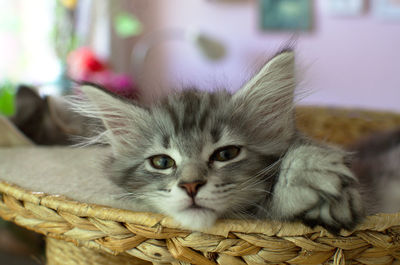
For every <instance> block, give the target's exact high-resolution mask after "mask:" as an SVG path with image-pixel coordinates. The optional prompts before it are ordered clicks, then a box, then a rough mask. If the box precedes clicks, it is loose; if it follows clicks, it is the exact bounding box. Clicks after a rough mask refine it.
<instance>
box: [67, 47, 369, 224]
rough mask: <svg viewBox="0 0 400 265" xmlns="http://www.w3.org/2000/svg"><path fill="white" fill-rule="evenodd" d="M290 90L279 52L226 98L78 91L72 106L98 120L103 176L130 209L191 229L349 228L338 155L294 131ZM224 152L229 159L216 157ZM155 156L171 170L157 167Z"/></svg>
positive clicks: (345, 180)
mask: <svg viewBox="0 0 400 265" xmlns="http://www.w3.org/2000/svg"><path fill="white" fill-rule="evenodd" d="M294 88H295V74H294V55H293V53H292V52H291V51H284V52H282V53H279V54H277V55H276V56H275V57H273V58H272V59H271V60H270V61H269V62H268V63H267V64H266V65H265V66H263V67H262V69H261V70H260V71H259V72H258V73H257V74H256V75H255V76H254V77H253V78H252V79H251V80H250V81H248V82H247V84H245V85H244V86H243V88H241V89H240V90H239V91H237V92H236V93H234V94H231V93H229V92H227V91H223V90H220V91H215V92H204V91H200V90H196V89H186V90H184V91H183V92H177V93H172V94H170V95H169V96H167V97H166V98H164V99H161V100H160V101H158V102H155V103H154V104H153V105H152V106H150V107H141V106H139V105H137V104H136V103H134V102H129V101H126V100H123V99H119V98H117V97H115V96H113V95H109V94H107V93H105V92H104V91H101V90H99V89H97V88H94V87H91V86H83V87H82V92H83V94H84V95H85V96H86V100H85V101H75V104H74V106H75V109H76V110H78V111H79V112H80V113H82V114H84V115H86V116H89V117H93V118H100V119H101V120H102V121H103V123H104V130H100V131H98V132H97V133H96V136H95V137H94V138H92V139H91V140H90V141H89V142H101V143H106V144H110V145H111V147H112V149H113V156H112V157H110V159H109V160H108V163H107V165H106V170H107V171H108V173H109V176H110V178H112V179H113V180H114V182H115V183H117V184H118V185H120V186H122V187H124V188H125V189H126V194H123V195H121V200H130V201H131V202H132V205H136V206H137V207H135V206H134V207H133V208H134V209H135V208H136V209H140V210H148V211H153V212H161V213H164V214H167V215H170V216H172V217H173V218H175V219H176V220H177V221H178V222H180V223H181V224H182V225H183V226H184V227H187V228H191V229H201V228H204V227H208V226H211V225H212V224H213V223H214V222H215V220H216V219H217V218H223V217H229V218H232V217H233V218H252V217H255V218H270V219H277V220H289V221H293V220H301V221H304V222H306V223H307V224H311V225H316V224H321V225H324V226H325V227H328V228H330V229H331V230H333V231H337V230H338V229H340V228H352V227H353V226H354V225H355V224H356V223H357V222H358V221H359V220H360V217H362V206H361V202H360V199H359V195H358V192H357V189H356V186H357V180H356V179H355V178H354V177H353V175H352V174H351V172H350V171H349V170H348V168H347V167H346V166H345V164H344V163H345V157H346V153H344V152H343V151H341V150H338V149H335V148H331V147H326V146H322V145H317V144H315V143H312V142H311V141H309V140H307V139H305V138H304V137H302V136H301V135H300V134H299V133H298V132H297V131H296V128H295V123H294V113H293V95H294ZM227 148H228V150H232V148H233V150H234V155H233V156H232V155H230V154H229V153H228V155H229V156H228V158H229V159H227V160H226V161H220V160H218V159H215V157H216V155H218V154H220V155H222V156H226V155H227V153H226V151H222V153H221V152H220V151H218V150H226V149H227ZM229 148H231V149H229ZM238 150H239V151H238ZM218 152H219V153H218ZM158 155H162V156H164V157H168V158H170V159H172V160H173V166H171V167H168V168H163V169H159V168H156V167H155V166H154V164H153V162H152V161H153V160H152V158H154V157H155V156H158ZM217 157H218V156H217ZM163 161H165V160H163ZM168 161H171V160H168Z"/></svg>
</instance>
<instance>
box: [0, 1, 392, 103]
mask: <svg viewBox="0 0 400 265" xmlns="http://www.w3.org/2000/svg"><path fill="white" fill-rule="evenodd" d="M0 5H1V7H2V8H1V10H0V53H1V60H0V82H1V84H2V85H3V86H5V85H9V84H10V83H11V84H20V83H24V84H28V85H34V86H36V87H40V91H41V93H42V94H48V93H50V94H52V93H60V92H61V93H65V92H68V90H69V89H71V86H70V83H69V82H68V79H67V76H69V77H71V78H73V79H74V80H86V81H93V82H97V83H102V84H103V85H105V86H109V87H111V89H114V90H115V91H117V92H119V93H127V94H130V93H133V94H136V95H138V94H140V96H141V100H143V101H151V100H152V99H153V97H154V96H157V95H160V94H162V93H164V92H166V91H168V90H169V89H171V88H176V87H182V86H190V85H196V86H198V87H200V88H202V89H212V88H215V87H225V88H228V89H230V90H232V91H233V90H236V89H238V88H239V87H240V86H241V85H242V84H243V82H244V81H245V80H247V79H248V78H249V76H250V75H251V74H252V73H253V72H254V70H255V69H257V68H258V67H259V66H260V64H262V63H263V62H264V61H265V60H266V59H267V58H269V57H270V56H271V55H272V54H273V53H274V52H276V51H277V50H279V48H280V47H282V46H283V45H284V44H285V43H287V42H288V41H290V40H291V39H292V40H293V39H295V40H296V41H295V42H296V45H295V49H296V52H297V62H298V65H299V69H300V74H299V81H300V83H299V88H300V89H301V90H304V91H306V94H307V97H305V98H304V99H302V100H301V103H303V104H316V105H334V106H336V105H339V106H346V107H361V108H374V109H386V110H400V104H398V103H399V99H400V51H399V47H400V1H398V0H379V1H373V0H371V1H363V0H316V1H303V0H300V1H292V0H275V1H272V0H259V1H256V0H191V1H183V0H169V1H163V0H152V1H147V0H125V1H124V0H105V1H93V0H61V1H60V0H59V1H57V0H42V1H40V2H36V1H27V0H13V1H7V0H0ZM82 47H83V48H82ZM68 58H69V60H68ZM133 91H134V92H133ZM128 96H132V95H128Z"/></svg>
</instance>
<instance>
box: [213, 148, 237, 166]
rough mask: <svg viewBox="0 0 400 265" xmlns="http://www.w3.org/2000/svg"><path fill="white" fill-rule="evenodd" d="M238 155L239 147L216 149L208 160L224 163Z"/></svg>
mask: <svg viewBox="0 0 400 265" xmlns="http://www.w3.org/2000/svg"><path fill="white" fill-rule="evenodd" d="M239 153H240V147H238V146H233V145H230V146H225V147H222V148H219V149H217V150H216V151H215V152H214V153H213V154H212V155H211V158H210V160H212V161H220V162H225V161H228V160H231V159H234V158H235V157H237V156H238V155H239Z"/></svg>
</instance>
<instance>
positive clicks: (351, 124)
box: [0, 107, 400, 265]
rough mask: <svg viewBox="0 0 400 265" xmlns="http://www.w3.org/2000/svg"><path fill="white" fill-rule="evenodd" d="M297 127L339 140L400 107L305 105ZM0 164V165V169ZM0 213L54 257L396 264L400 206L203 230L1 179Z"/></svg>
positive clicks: (386, 119) (383, 123)
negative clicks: (339, 226)
mask: <svg viewBox="0 0 400 265" xmlns="http://www.w3.org/2000/svg"><path fill="white" fill-rule="evenodd" d="M297 117H298V123H299V127H300V128H301V129H302V130H303V131H305V132H306V133H308V134H310V135H311V136H314V137H317V138H319V139H324V140H326V141H330V142H335V143H339V144H343V145H347V144H350V143H352V142H354V140H356V139H359V138H360V137H362V136H364V135H367V134H369V133H370V132H373V131H378V130H383V129H388V128H393V127H395V126H399V125H400V115H398V114H391V113H377V112H368V111H355V110H338V109H327V108H312V107H303V108H300V109H298V115H297ZM0 172H1V169H0ZM0 216H1V217H2V218H4V219H6V220H10V221H13V222H15V223H16V224H18V225H21V226H23V227H25V228H28V229H31V230H34V231H36V232H38V233H41V234H44V235H46V237H47V248H46V254H47V262H48V264H49V265H56V264H82V265H83V264H84V265H87V264H148V263H150V264H151V263H153V264H210V265H211V264H224V265H236V264H237V265H245V264H249V265H259V264H400V213H399V214H379V215H375V216H370V217H368V218H367V219H366V220H365V222H364V223H363V224H362V225H360V226H358V227H357V229H356V230H354V231H342V232H341V234H340V235H339V236H333V235H331V234H329V233H328V232H327V231H326V230H324V229H323V228H320V227H316V228H314V229H311V228H308V227H305V226H303V225H302V224H299V223H279V222H270V221H255V220H253V221H248V220H220V221H218V222H217V223H216V225H215V226H214V227H212V228H210V229H208V230H206V231H204V232H202V233H200V232H192V231H187V230H182V229H180V228H179V226H178V225H177V224H176V223H175V222H174V221H173V220H171V219H170V218H168V217H165V216H163V215H159V214H153V213H136V212H130V211H126V210H120V209H113V208H107V207H102V206H96V205H89V204H85V203H78V202H75V201H72V200H69V199H67V198H62V197H59V196H49V195H46V194H41V193H33V192H29V191H26V190H23V189H21V188H19V187H17V186H14V185H12V184H8V183H4V182H0Z"/></svg>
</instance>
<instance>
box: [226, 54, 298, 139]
mask: <svg viewBox="0 0 400 265" xmlns="http://www.w3.org/2000/svg"><path fill="white" fill-rule="evenodd" d="M294 89H295V65H294V54H293V52H292V51H284V52H282V53H279V54H278V55H276V56H275V57H273V58H272V59H271V60H270V61H269V62H268V63H267V64H265V65H264V66H263V67H262V68H261V70H260V71H259V72H258V73H257V74H256V75H255V76H254V77H253V78H251V79H250V81H248V82H247V83H246V84H245V85H244V86H243V87H242V88H241V89H240V90H238V91H237V92H236V93H235V95H234V98H233V99H234V100H235V107H236V111H238V112H240V113H247V114H246V115H248V116H249V119H252V120H254V121H257V122H256V123H254V124H255V125H254V126H253V127H254V128H252V129H253V130H261V131H263V132H266V133H267V134H268V135H267V136H268V137H278V136H279V137H285V138H287V139H289V138H291V136H292V135H293V133H294V111H293V108H294V103H293V98H294Z"/></svg>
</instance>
